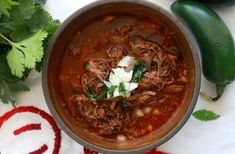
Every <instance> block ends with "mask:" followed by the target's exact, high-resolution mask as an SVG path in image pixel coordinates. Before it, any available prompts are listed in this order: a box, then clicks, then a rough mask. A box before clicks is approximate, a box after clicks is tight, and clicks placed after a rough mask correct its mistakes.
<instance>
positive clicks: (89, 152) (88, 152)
mask: <svg viewBox="0 0 235 154" xmlns="http://www.w3.org/2000/svg"><path fill="white" fill-rule="evenodd" d="M83 150H84V154H98V152H95V151H91V150H90V149H87V148H85V147H84V149H83Z"/></svg>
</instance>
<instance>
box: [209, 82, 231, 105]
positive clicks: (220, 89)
mask: <svg viewBox="0 0 235 154" xmlns="http://www.w3.org/2000/svg"><path fill="white" fill-rule="evenodd" d="M226 86H227V84H216V95H217V96H216V97H214V98H211V97H210V98H211V100H212V101H213V102H215V101H217V100H219V99H220V97H221V96H222V94H223V92H224V89H225V87H226Z"/></svg>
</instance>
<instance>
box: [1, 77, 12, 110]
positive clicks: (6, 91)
mask: <svg viewBox="0 0 235 154" xmlns="http://www.w3.org/2000/svg"><path fill="white" fill-rule="evenodd" d="M0 99H1V100H2V102H3V103H5V104H8V103H11V104H12V105H13V106H15V100H14V98H13V94H12V91H11V90H10V88H9V86H8V84H7V83H6V82H5V81H3V80H2V81H0Z"/></svg>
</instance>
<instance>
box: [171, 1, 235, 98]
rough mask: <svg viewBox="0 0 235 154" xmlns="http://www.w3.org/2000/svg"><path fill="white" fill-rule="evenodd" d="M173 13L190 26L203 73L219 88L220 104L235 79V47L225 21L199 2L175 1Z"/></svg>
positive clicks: (217, 91)
mask: <svg viewBox="0 0 235 154" xmlns="http://www.w3.org/2000/svg"><path fill="white" fill-rule="evenodd" d="M171 9H172V11H173V12H174V13H175V14H177V15H178V16H180V17H181V18H183V20H184V21H185V22H186V23H187V25H188V26H189V28H190V29H191V31H192V32H193V34H194V36H195V37H196V39H197V42H198V44H199V47H200V51H201V57H202V69H203V74H204V76H205V78H206V79H207V80H209V81H210V82H212V83H215V85H216V93H217V96H216V97H214V98H212V97H208V99H210V100H212V101H217V100H218V99H219V98H220V97H221V95H222V94H223V92H224V89H225V87H226V85H227V84H229V83H231V82H232V81H234V79H235V44H234V40H233V37H232V34H231V33H230V31H229V29H228V27H227V26H226V24H225V23H224V22H223V20H222V19H221V18H220V17H219V16H218V15H217V14H216V13H215V12H214V11H213V10H212V9H210V8H209V7H208V6H207V5H205V4H202V3H200V2H196V1H191V0H184V1H176V2H175V3H174V4H172V6H171Z"/></svg>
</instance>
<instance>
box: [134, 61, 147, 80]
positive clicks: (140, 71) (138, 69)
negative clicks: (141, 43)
mask: <svg viewBox="0 0 235 154" xmlns="http://www.w3.org/2000/svg"><path fill="white" fill-rule="evenodd" d="M146 70H147V65H146V64H144V63H141V62H138V63H137V64H136V65H135V67H134V70H133V76H132V81H133V82H139V81H140V80H141V78H142V77H143V75H144V72H145V71H146Z"/></svg>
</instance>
